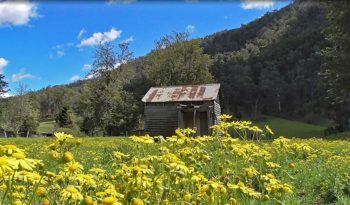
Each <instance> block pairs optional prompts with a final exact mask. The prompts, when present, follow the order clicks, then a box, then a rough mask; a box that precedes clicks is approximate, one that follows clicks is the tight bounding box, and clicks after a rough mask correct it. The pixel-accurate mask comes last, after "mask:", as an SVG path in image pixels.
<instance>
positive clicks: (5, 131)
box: [4, 130, 7, 138]
mask: <svg viewBox="0 0 350 205" xmlns="http://www.w3.org/2000/svg"><path fill="white" fill-rule="evenodd" d="M4 135H5V138H7V133H6V130H4Z"/></svg>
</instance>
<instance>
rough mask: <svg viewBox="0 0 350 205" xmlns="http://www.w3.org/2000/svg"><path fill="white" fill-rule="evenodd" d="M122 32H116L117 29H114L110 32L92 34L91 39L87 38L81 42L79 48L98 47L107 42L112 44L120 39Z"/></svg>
mask: <svg viewBox="0 0 350 205" xmlns="http://www.w3.org/2000/svg"><path fill="white" fill-rule="evenodd" d="M121 33H122V31H121V30H116V29H115V28H112V29H111V30H110V31H106V32H103V33H101V32H97V33H94V34H92V36H91V37H89V38H86V39H83V40H81V42H80V44H79V45H78V47H83V46H96V45H99V44H100V43H101V44H104V43H107V42H112V41H114V40H116V39H117V38H119V37H120V35H121Z"/></svg>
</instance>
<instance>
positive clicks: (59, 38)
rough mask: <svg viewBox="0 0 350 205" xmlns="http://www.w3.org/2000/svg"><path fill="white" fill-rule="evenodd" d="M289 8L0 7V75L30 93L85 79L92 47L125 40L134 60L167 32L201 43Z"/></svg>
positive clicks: (273, 4)
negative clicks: (187, 34) (183, 34)
mask: <svg viewBox="0 0 350 205" xmlns="http://www.w3.org/2000/svg"><path fill="white" fill-rule="evenodd" d="M115 1H116V0H115ZM289 3H290V2H289V1H234V2H232V3H215V2H206V3H185V2H174V1H172V2H171V1H168V2H162V1H158V2H134V3H115V2H114V3H111V2H107V1H106V2H97V1H90V2H78V1H74V2H66V3H60V2H54V3H44V2H42V1H38V2H25V1H22V2H21V3H17V4H14V3H9V2H7V1H2V2H1V1H0V72H2V73H3V74H4V75H5V77H6V81H7V82H8V83H9V88H10V89H11V92H10V94H12V95H13V94H15V90H16V87H17V86H18V84H19V83H23V84H26V85H28V87H29V88H30V89H31V90H38V89H40V88H43V87H46V86H48V85H58V84H66V83H70V82H73V81H75V80H77V79H81V78H85V77H86V75H87V72H88V69H89V68H90V64H91V63H92V61H93V51H94V48H93V46H94V45H95V44H97V43H98V42H101V41H102V42H107V41H112V42H115V43H118V42H121V41H125V40H128V41H131V46H130V48H131V50H132V51H133V52H134V54H135V56H142V55H145V54H147V53H148V52H149V51H150V50H151V49H152V48H153V46H154V41H155V40H157V39H159V38H160V37H161V36H164V35H165V34H170V33H171V32H173V31H177V32H180V31H186V30H188V31H189V32H191V35H192V37H193V38H197V37H204V36H206V35H209V34H212V33H215V32H218V31H221V30H225V29H232V28H238V27H240V26H241V25H242V24H247V23H249V22H250V21H252V20H254V19H256V18H259V17H261V16H262V15H264V14H265V13H266V12H268V11H272V10H276V9H280V8H281V7H284V6H286V5H287V4H289Z"/></svg>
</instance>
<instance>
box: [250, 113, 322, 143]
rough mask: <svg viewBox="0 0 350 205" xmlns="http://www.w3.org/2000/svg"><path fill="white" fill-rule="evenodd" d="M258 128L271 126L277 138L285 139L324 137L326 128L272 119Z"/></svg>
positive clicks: (262, 122) (263, 122) (258, 123)
mask: <svg viewBox="0 0 350 205" xmlns="http://www.w3.org/2000/svg"><path fill="white" fill-rule="evenodd" d="M256 124H257V125H258V126H260V127H263V126H264V125H269V126H270V127H271V128H272V130H274V132H275V135H276V136H285V137H298V138H309V137H323V136H324V130H325V129H326V127H323V126H320V125H312V124H307V123H303V122H298V121H291V120H286V119H281V118H270V119H267V120H265V121H260V122H257V123H256Z"/></svg>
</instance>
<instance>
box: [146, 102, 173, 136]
mask: <svg viewBox="0 0 350 205" xmlns="http://www.w3.org/2000/svg"><path fill="white" fill-rule="evenodd" d="M177 127H178V110H177V107H176V105H174V104H173V105H167V104H164V105H146V106H145V131H146V133H147V134H149V135H151V136H155V135H163V136H165V137H167V136H171V135H173V134H174V133H175V130H176V128H177Z"/></svg>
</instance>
